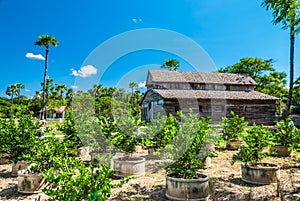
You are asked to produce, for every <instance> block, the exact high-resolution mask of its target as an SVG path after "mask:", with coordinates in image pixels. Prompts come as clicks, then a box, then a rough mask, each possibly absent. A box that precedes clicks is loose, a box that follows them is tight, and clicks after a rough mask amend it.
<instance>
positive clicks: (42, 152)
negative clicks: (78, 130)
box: [18, 135, 77, 194]
mask: <svg viewBox="0 0 300 201" xmlns="http://www.w3.org/2000/svg"><path fill="white" fill-rule="evenodd" d="M76 154H77V152H76V151H75V150H74V149H69V148H68V147H67V142H66V141H62V142H60V140H59V139H58V138H56V137H55V136H54V135H53V136H51V137H45V138H43V139H37V140H36V143H35V146H34V147H32V153H31V154H27V155H26V156H25V157H26V158H27V160H28V161H30V162H31V163H32V164H31V165H30V166H29V167H28V168H27V169H24V170H21V171H19V173H18V191H19V192H21V193H29V194H32V193H39V192H41V190H42V188H44V187H45V186H46V182H45V179H44V178H43V177H42V173H43V172H44V171H46V170H48V169H51V168H52V169H54V170H55V169H59V168H60V167H61V166H64V164H63V163H61V159H62V158H66V157H71V156H73V157H75V156H76Z"/></svg>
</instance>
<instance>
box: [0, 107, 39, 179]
mask: <svg viewBox="0 0 300 201" xmlns="http://www.w3.org/2000/svg"><path fill="white" fill-rule="evenodd" d="M2 123H3V125H2V131H1V137H2V139H1V140H2V143H3V145H2V152H3V153H6V154H8V155H9V156H10V158H11V161H12V162H13V164H12V176H17V175H18V171H19V170H21V169H24V168H26V167H28V164H27V162H26V161H25V155H26V154H30V153H31V151H32V147H33V146H35V141H36V138H37V137H40V136H41V135H42V133H41V131H40V130H39V129H38V128H39V122H38V121H35V120H34V119H33V117H32V114H31V113H30V114H23V113H21V112H18V113H17V115H16V116H12V117H11V118H10V119H9V120H7V121H6V120H5V121H2Z"/></svg>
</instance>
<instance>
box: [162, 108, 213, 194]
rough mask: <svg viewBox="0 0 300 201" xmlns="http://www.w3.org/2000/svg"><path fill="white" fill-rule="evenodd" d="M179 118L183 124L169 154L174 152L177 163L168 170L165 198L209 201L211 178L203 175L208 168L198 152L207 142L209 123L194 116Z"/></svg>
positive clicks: (191, 114)
mask: <svg viewBox="0 0 300 201" xmlns="http://www.w3.org/2000/svg"><path fill="white" fill-rule="evenodd" d="M179 115H180V117H181V118H182V119H183V123H182V124H181V126H180V129H179V132H178V134H177V135H176V136H175V138H174V140H173V141H172V143H171V145H168V146H169V147H167V150H166V152H169V153H170V152H171V155H173V158H174V161H175V162H174V163H173V164H171V165H170V166H169V167H168V168H167V174H166V197H167V198H168V199H171V200H208V198H209V195H210V188H209V176H208V175H205V174H201V173H200V170H201V169H204V168H205V166H204V163H203V162H202V160H201V158H200V157H199V155H200V154H201V153H199V152H200V150H201V148H202V147H203V146H205V145H204V144H205V142H206V141H207V138H208V133H209V127H210V126H209V123H210V119H206V118H201V119H200V121H199V120H198V117H197V115H196V114H193V113H189V115H188V116H185V115H183V114H182V113H179ZM168 149H170V150H168Z"/></svg>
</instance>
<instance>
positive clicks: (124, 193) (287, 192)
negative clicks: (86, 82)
mask: <svg viewBox="0 0 300 201" xmlns="http://www.w3.org/2000/svg"><path fill="white" fill-rule="evenodd" d="M234 153H235V152H234V151H226V150H223V151H216V154H217V157H214V158H212V160H211V166H210V167H207V168H206V169H205V170H203V171H202V172H203V173H204V174H207V175H209V176H210V185H211V188H212V195H211V196H210V200H230V201H236V200H254V201H261V200H266V201H269V200H270V201H271V200H277V201H279V200H300V153H298V152H297V153H295V154H293V156H292V157H287V158H276V157H272V158H267V159H265V160H264V162H272V163H275V164H279V165H281V170H280V175H281V179H280V183H279V184H276V183H275V184H270V185H262V186H254V185H249V184H247V183H244V182H243V181H242V180H241V170H240V169H241V168H240V164H239V163H236V164H234V165H233V166H232V165H231V164H230V162H231V156H232V154H234ZM140 155H141V154H140ZM142 156H143V157H145V158H146V175H145V176H140V177H137V178H133V179H131V180H130V181H129V182H128V183H126V184H125V185H124V186H123V187H122V188H120V189H115V190H114V192H113V195H112V196H111V198H110V199H109V200H111V201H115V200H157V201H163V200H166V198H165V195H164V194H165V171H164V169H162V168H159V166H160V164H161V163H162V161H161V160H158V159H157V158H156V157H154V156H151V155H147V154H142ZM114 180H115V182H117V179H114ZM17 182H18V181H17V178H15V177H12V176H11V165H10V164H6V165H0V200H25V201H29V200H32V198H33V197H34V196H35V195H24V194H20V193H18V192H17ZM277 194H279V197H277V196H276V195H277Z"/></svg>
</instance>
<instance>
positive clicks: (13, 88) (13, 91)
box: [5, 84, 17, 113]
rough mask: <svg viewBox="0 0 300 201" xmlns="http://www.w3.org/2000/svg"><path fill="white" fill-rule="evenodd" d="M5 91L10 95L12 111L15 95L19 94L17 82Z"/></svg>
mask: <svg viewBox="0 0 300 201" xmlns="http://www.w3.org/2000/svg"><path fill="white" fill-rule="evenodd" d="M5 93H6V95H8V96H10V100H11V106H10V112H11V113H12V108H13V104H14V95H16V94H17V86H16V85H15V84H11V85H9V86H8V87H7V89H6V92H5Z"/></svg>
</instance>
